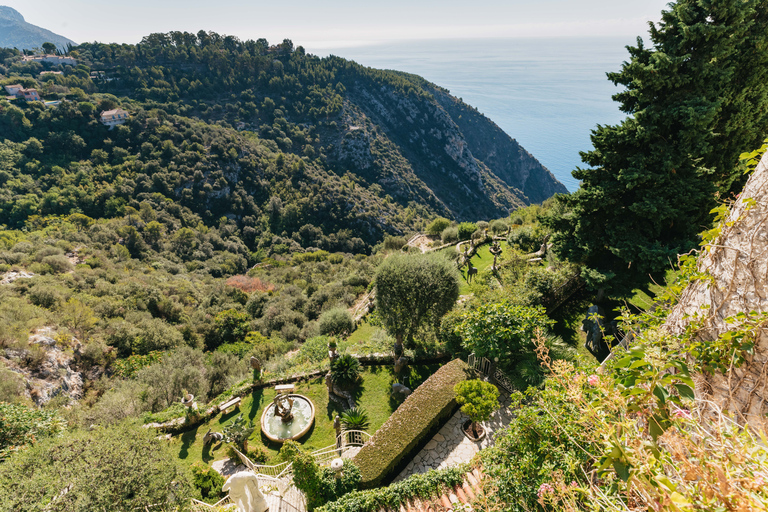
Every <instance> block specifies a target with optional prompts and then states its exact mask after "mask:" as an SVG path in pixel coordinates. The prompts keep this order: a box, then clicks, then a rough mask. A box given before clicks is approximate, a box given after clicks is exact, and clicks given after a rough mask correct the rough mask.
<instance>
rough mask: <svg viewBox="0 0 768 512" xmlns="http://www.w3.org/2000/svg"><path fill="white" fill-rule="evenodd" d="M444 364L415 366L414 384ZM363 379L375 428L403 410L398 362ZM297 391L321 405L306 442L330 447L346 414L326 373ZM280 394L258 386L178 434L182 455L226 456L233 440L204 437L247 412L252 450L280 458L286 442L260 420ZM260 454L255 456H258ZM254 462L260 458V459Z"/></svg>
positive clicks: (361, 396)
mask: <svg viewBox="0 0 768 512" xmlns="http://www.w3.org/2000/svg"><path fill="white" fill-rule="evenodd" d="M438 368H439V365H437V364H432V365H418V366H410V367H409V371H410V375H409V378H410V383H411V385H412V386H413V387H415V386H418V385H419V384H421V383H422V382H424V381H425V380H427V379H428V377H429V376H430V375H432V374H433V373H434V372H435V371H436V370H437V369H438ZM361 376H362V379H363V380H362V384H361V385H360V386H359V387H358V389H357V390H356V391H355V392H354V394H355V398H356V400H357V403H358V406H360V407H362V408H363V409H365V411H366V412H367V413H368V417H369V419H370V428H369V431H370V432H374V431H375V430H376V429H378V428H379V427H381V425H383V424H384V422H385V421H386V420H387V418H389V417H390V415H391V414H392V413H393V412H394V411H395V409H397V407H398V406H399V405H400V403H399V402H398V401H397V400H395V399H394V398H392V396H391V389H392V384H393V383H394V382H395V381H396V378H395V374H394V370H393V368H392V366H390V365H387V366H370V367H365V368H364V369H363V370H362V372H361ZM296 393H298V394H301V395H304V396H306V397H308V398H309V399H311V400H312V402H313V403H314V405H315V411H316V414H315V423H314V426H313V427H312V429H311V430H310V431H309V433H308V434H307V435H305V436H304V437H303V438H301V439H299V442H301V443H302V444H303V445H304V447H305V448H306V449H308V450H310V451H312V450H317V449H320V448H324V447H326V446H329V445H331V444H333V443H335V441H336V433H335V431H334V429H333V419H334V417H335V416H336V415H337V414H340V413H341V411H340V410H339V406H338V405H337V404H336V403H335V402H333V401H331V402H330V404H329V400H328V391H327V388H326V385H325V379H324V378H323V377H316V378H310V379H308V380H305V381H301V382H297V383H296ZM274 397H275V390H274V387H269V388H260V389H254V390H253V391H252V392H251V393H250V394H248V395H246V396H245V397H243V399H242V401H241V402H240V406H239V408H235V409H234V410H232V409H230V410H229V411H228V412H225V413H219V414H217V415H216V416H214V417H212V418H211V419H210V420H209V421H208V422H206V423H202V424H200V425H197V426H195V427H194V428H192V429H191V430H189V431H187V432H185V433H183V434H181V435H179V436H176V437H174V438H173V440H172V441H171V443H172V445H173V446H174V447H175V448H177V449H178V455H179V458H180V459H182V460H184V461H186V462H187V463H189V464H192V463H194V462H196V461H202V462H205V463H208V464H210V463H211V462H213V461H214V460H216V459H222V458H224V457H226V451H227V444H226V443H222V444H220V445H217V444H214V445H208V446H203V436H204V435H205V433H206V432H207V431H208V429H211V430H212V432H221V431H223V430H224V428H225V427H227V426H228V425H229V424H231V423H232V422H233V421H234V419H235V418H236V417H237V416H238V415H239V414H243V416H244V418H245V419H246V420H253V423H254V425H256V426H257V428H256V429H255V431H254V432H253V434H252V435H251V436H250V438H249V439H248V446H249V451H251V452H252V451H253V450H257V451H258V450H264V452H265V453H264V458H263V460H262V461H261V462H266V463H268V464H271V463H275V462H276V461H277V453H278V451H279V449H280V447H281V444H279V443H274V442H270V441H269V440H268V439H267V438H266V437H264V436H263V435H261V432H260V429H259V428H258V423H259V419H260V418H261V415H262V413H263V412H264V410H265V409H266V407H267V406H269V405H271V404H272V400H273V399H274ZM252 459H254V457H252ZM254 462H259V461H257V460H254Z"/></svg>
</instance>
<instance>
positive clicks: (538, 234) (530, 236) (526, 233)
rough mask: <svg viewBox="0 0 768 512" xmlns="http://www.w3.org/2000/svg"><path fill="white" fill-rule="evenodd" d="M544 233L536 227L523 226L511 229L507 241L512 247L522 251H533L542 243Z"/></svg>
mask: <svg viewBox="0 0 768 512" xmlns="http://www.w3.org/2000/svg"><path fill="white" fill-rule="evenodd" d="M544 237H545V233H544V232H543V231H542V230H541V229H539V228H538V227H532V226H524V227H521V228H517V229H513V230H512V232H511V233H510V234H509V237H507V242H508V243H509V245H511V246H512V247H515V248H517V249H518V250H520V251H523V252H534V251H538V250H539V249H540V248H541V244H542V243H544Z"/></svg>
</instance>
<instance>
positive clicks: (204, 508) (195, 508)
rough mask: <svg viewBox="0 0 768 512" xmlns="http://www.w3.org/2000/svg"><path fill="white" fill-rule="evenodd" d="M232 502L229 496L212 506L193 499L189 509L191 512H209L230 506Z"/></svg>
mask: <svg viewBox="0 0 768 512" xmlns="http://www.w3.org/2000/svg"><path fill="white" fill-rule="evenodd" d="M231 504H232V500H231V499H229V495H227V496H225V497H223V498H222V499H220V500H219V501H217V502H216V503H214V504H213V505H210V504H208V503H205V502H204V501H200V500H196V499H195V498H192V506H191V507H190V508H189V509H190V510H191V511H192V512H210V511H211V510H215V509H216V508H218V507H223V506H225V505H231Z"/></svg>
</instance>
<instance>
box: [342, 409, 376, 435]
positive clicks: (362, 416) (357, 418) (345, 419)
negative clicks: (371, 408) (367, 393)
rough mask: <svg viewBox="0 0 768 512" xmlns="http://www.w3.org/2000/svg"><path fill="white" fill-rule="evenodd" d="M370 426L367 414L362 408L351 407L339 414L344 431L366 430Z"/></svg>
mask: <svg viewBox="0 0 768 512" xmlns="http://www.w3.org/2000/svg"><path fill="white" fill-rule="evenodd" d="M370 424H371V422H370V420H369V419H368V413H367V412H365V409H363V408H362V407H353V408H351V409H347V410H346V411H344V412H342V413H341V425H342V426H343V427H344V430H368V427H369V426H370Z"/></svg>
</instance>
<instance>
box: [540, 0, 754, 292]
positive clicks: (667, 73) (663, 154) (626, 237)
mask: <svg viewBox="0 0 768 512" xmlns="http://www.w3.org/2000/svg"><path fill="white" fill-rule="evenodd" d="M650 41H651V43H652V46H651V47H649V48H647V47H646V46H645V45H644V44H643V41H642V40H641V39H640V38H638V40H637V46H635V47H631V46H630V47H627V50H628V51H629V54H630V57H631V58H630V60H629V62H625V63H624V64H623V65H622V69H621V71H620V72H617V73H609V74H608V78H609V80H611V81H612V82H613V83H614V84H616V85H622V86H624V87H625V90H624V91H622V92H620V93H618V94H616V95H615V96H614V97H613V98H614V100H616V101H618V102H619V103H620V108H621V110H622V111H623V112H626V113H627V114H629V117H627V118H626V119H625V120H624V121H623V122H622V123H621V124H619V125H614V126H598V127H597V129H595V130H593V132H592V136H591V138H592V144H593V146H594V149H593V150H592V151H589V152H585V153H582V160H583V161H584V163H586V164H587V165H589V166H590V167H591V168H585V169H577V170H576V171H574V172H573V176H574V177H575V178H578V179H579V180H581V187H580V189H579V190H578V191H577V192H575V193H574V194H572V195H570V196H559V197H558V204H557V206H556V207H555V208H554V210H553V213H552V214H551V215H550V216H548V217H547V218H546V219H544V222H545V223H546V224H548V225H549V227H551V228H552V229H554V230H555V231H556V234H555V236H554V237H553V242H554V243H555V250H556V251H557V252H558V253H559V255H560V256H562V257H566V258H568V259H570V260H571V261H580V262H583V263H585V264H586V265H587V267H588V268H587V270H586V272H585V276H586V277H587V278H588V279H589V280H590V281H591V284H592V285H593V286H595V287H605V286H606V285H607V284H608V283H609V282H610V286H612V287H613V288H614V291H615V292H617V293H621V292H622V291H628V290H629V289H631V287H632V286H633V285H635V284H636V283H637V282H638V281H640V282H642V281H647V276H648V274H649V273H653V272H658V271H661V270H663V269H664V268H665V267H666V268H669V265H670V262H675V261H676V256H677V254H679V253H681V252H686V251H688V250H689V249H690V248H692V247H694V246H695V245H696V239H697V234H698V233H699V232H701V231H703V230H704V229H705V227H706V226H707V224H708V223H709V222H710V215H709V212H710V210H711V209H712V207H713V206H714V205H715V203H716V201H717V198H718V196H720V197H722V196H723V195H725V194H730V193H732V192H733V191H735V190H738V189H739V188H740V187H741V186H742V185H743V179H742V176H741V173H740V172H739V170H738V166H737V163H738V156H739V154H740V153H741V152H743V151H746V150H748V149H750V148H752V147H756V146H758V145H759V143H760V141H761V140H762V139H763V138H764V137H765V135H766V130H767V129H768V1H766V0H680V1H678V2H677V3H675V4H670V10H669V11H663V12H662V21H661V22H660V23H658V24H656V25H655V24H653V23H651V29H650ZM618 273H621V276H622V278H621V280H617V279H612V278H613V277H614V276H615V275H617V274H618Z"/></svg>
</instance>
